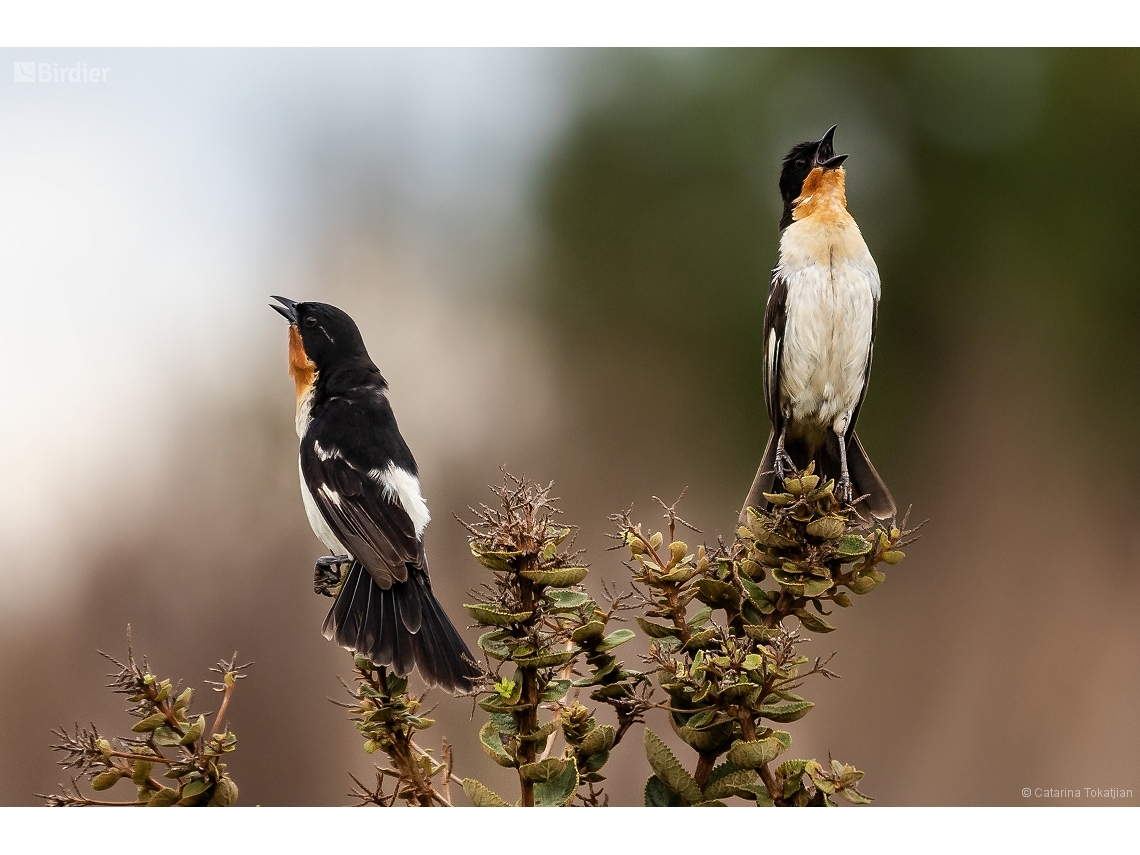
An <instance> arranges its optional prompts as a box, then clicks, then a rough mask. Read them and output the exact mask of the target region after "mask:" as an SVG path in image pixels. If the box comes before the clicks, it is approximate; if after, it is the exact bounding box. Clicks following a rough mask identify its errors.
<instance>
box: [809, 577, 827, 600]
mask: <svg viewBox="0 0 1140 855" xmlns="http://www.w3.org/2000/svg"><path fill="white" fill-rule="evenodd" d="M834 584H835V583H834V582H832V581H831V579H830V578H827V579H817V578H814V577H809V578H804V579H803V586H804V590H803V594H802V596H804V597H820V596H823V595H824V594H826V593H827V592H828V591H829V590H831V588H832V586H833V585H834Z"/></svg>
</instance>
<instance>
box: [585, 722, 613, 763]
mask: <svg viewBox="0 0 1140 855" xmlns="http://www.w3.org/2000/svg"><path fill="white" fill-rule="evenodd" d="M616 733H617V731H615V730H614V729H613V728H612V727H611V726H610V725H608V724H603V725H599V726H598V727H595V728H594V729H593V730H591V731H590V732H589V733H587V734H586V738H585V739H583V740H582V744H581V745H579V746H578V754H579V755H580V756H582V757H586V756H588V755H590V754H599V753H601V752H603V751H609V750H610V749H611V748H613V747H614V736H615V735H616Z"/></svg>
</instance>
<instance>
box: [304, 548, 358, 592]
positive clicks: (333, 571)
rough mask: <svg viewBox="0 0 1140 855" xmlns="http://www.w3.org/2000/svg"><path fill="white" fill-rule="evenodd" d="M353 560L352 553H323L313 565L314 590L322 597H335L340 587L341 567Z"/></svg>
mask: <svg viewBox="0 0 1140 855" xmlns="http://www.w3.org/2000/svg"><path fill="white" fill-rule="evenodd" d="M351 562H352V556H350V555H323V556H321V557H320V558H318V559H317V563H316V565H315V566H314V567H313V590H314V591H315V592H316V593H318V594H320V595H321V596H322V597H335V596H336V594H337V589H338V588H339V587H340V582H341V572H340V568H341V567H342V566H343V565H345V564H349V563H351Z"/></svg>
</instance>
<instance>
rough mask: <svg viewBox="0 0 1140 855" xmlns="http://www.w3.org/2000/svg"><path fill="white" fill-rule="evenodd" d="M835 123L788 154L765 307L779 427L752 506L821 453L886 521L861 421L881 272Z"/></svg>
mask: <svg viewBox="0 0 1140 855" xmlns="http://www.w3.org/2000/svg"><path fill="white" fill-rule="evenodd" d="M834 134H835V127H832V128H831V129H830V130H829V131H828V132H827V133H825V134H824V135H823V137H822V138H821V139H820V140H818V141H816V142H805V143H800V144H799V145H797V146H795V147H794V148H793V149H792V150H791V151H790V152H789V153H788V156H787V157H785V158H784V163H783V168H782V170H781V172H780V195H781V197H782V198H783V200H784V211H783V215H782V217H781V219H780V231H781V235H780V259H779V263H777V265H776V267H775V269H774V270H773V271H772V284H771V286H770V288H769V291H768V305H767V308H766V309H765V312H764V363H763V368H764V371H763V374H764V400H765V403H766V405H767V410H768V418H769V419H771V421H772V432H771V433H770V434H769V436H768V444H767V446H766V447H765V449H764V457H763V459H762V460H761V463H760V468H759V469H758V470H757V472H756V478H755V480H754V481H753V482H752V489H751V490H749V492H748V498H747V499H746V500H745V503H744V508H743V509H742V510H741V514H740V518H741V522H747V508H749V507H765V506H766V501H765V499H764V496H763V494H764V493H770V492H772V491H773V486H774V484H775V481H776V479H780V480H781V481H782V480H783V479H784V477H785V475H786V474H789V473H790V472H792V471H793V470H796V469H804V468H806V467H807V466H808V464H809V463H811V462H812V461H815V467H816V473H817V474H819V475H820V476H821V477H822V478H824V479H826V478H834V479H835V482H836V495H837V496H838V498H839V499H840V501H842V502H845V503H849V502H851V501H852V500H853V499H855V498H858V497H860V496H862V497H864V498H863V501H862V507H863V508H864V509H865V510H866V511H868V512H869V513H870V514H871V515H872V516H874V517H876V518H878V519H887V518H890V517H893V516H894V515H895V502H894V499H893V498H892V497H891V492H890V490H888V489H887V485H886V484H884V483H883V479H882V478H881V477H879V473H878V472H876V471H875V467H874V466H872V465H871V460H870V458H868V457H867V452H866V451H864V450H863V445H862V443H860V442H859V437H858V436H856V435H855V421H856V420H857V419H858V417H859V410H860V408H861V407H862V406H863V401H864V399H865V398H866V396H867V384H868V381H869V380H870V376H871V356H872V352H873V350H874V343H875V327H876V325H877V321H878V314H879V293H880V286H879V270H878V268H877V267H876V266H875V260H874V259H873V258H872V257H871V253H870V251H869V250H868V249H867V244H866V242H864V240H863V235H862V234H861V233H860V232H859V226H858V225H857V224H856V222H855V219H854V218H853V217H852V216H851V214H850V213H848V211H847V193H846V184H845V180H846V173H845V172H844V170H843V167H842V164H843V161H844V160H846V159H847V155H845V154H841V155H836V154H835V150H834V147H833V143H832V139H833V137H834Z"/></svg>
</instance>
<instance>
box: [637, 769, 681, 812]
mask: <svg viewBox="0 0 1140 855" xmlns="http://www.w3.org/2000/svg"><path fill="white" fill-rule="evenodd" d="M682 805H684V802H683V801H681V797H680V796H678V795H677V794H676V793H674V792H673V791H672V790H670V789H669V788H668V787H667V786H665V782H664V781H662V780H661V779H660V778H658V777H657V776H656V775H653V776H652V777H650V779H649V780H648V781H646V782H645V806H646V807H681V806H682Z"/></svg>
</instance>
